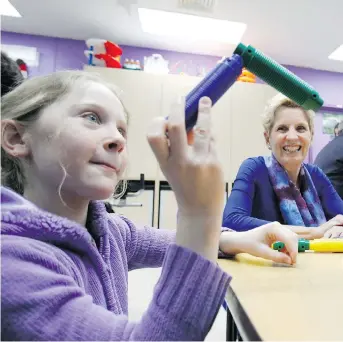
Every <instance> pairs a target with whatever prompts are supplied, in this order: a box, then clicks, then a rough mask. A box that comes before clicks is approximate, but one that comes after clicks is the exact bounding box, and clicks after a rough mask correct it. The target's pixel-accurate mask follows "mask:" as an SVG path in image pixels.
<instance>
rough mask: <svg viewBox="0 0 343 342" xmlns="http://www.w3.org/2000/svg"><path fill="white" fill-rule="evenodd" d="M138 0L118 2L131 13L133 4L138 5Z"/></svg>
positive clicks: (119, 0)
mask: <svg viewBox="0 0 343 342" xmlns="http://www.w3.org/2000/svg"><path fill="white" fill-rule="evenodd" d="M137 2H138V0H118V1H117V4H118V5H119V6H121V7H123V8H124V9H125V10H126V12H127V13H128V14H131V5H137Z"/></svg>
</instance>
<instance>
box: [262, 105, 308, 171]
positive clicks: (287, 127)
mask: <svg viewBox="0 0 343 342" xmlns="http://www.w3.org/2000/svg"><path fill="white" fill-rule="evenodd" d="M265 137H266V140H267V143H268V144H270V147H271V150H272V152H273V154H274V156H275V158H276V159H277V160H278V162H279V163H280V164H281V165H283V167H284V168H286V169H292V168H294V167H299V166H300V165H301V163H302V162H303V161H304V159H305V157H306V155H307V153H308V149H309V147H310V144H311V140H312V133H311V131H310V127H309V124H308V121H307V119H306V115H305V113H304V112H303V111H302V110H301V109H299V108H280V109H279V110H278V112H277V113H276V116H275V122H274V125H273V127H272V129H271V132H270V134H267V133H265Z"/></svg>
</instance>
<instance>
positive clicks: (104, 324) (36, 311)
mask: <svg viewBox="0 0 343 342" xmlns="http://www.w3.org/2000/svg"><path fill="white" fill-rule="evenodd" d="M184 111H185V105H184V103H183V101H181V102H179V103H176V104H175V105H173V106H172V110H171V113H169V114H170V115H168V119H166V118H165V116H166V115H163V117H160V118H156V119H155V120H154V121H153V122H152V124H151V127H150V130H149V133H148V141H149V143H150V146H151V148H152V150H153V152H154V154H155V156H156V158H157V161H158V163H159V165H160V167H161V170H162V172H163V173H164V175H165V177H166V179H167V180H168V182H169V184H170V185H171V187H172V189H173V191H174V193H175V196H176V200H177V204H178V220H177V230H176V232H175V231H170V230H167V229H156V228H152V227H148V226H144V227H138V226H136V225H135V224H134V223H133V222H132V221H130V220H129V219H128V218H126V217H124V216H121V215H118V214H109V213H108V212H107V211H106V208H105V204H104V202H103V200H104V199H108V198H109V197H110V196H112V195H113V193H114V192H115V189H116V187H117V185H118V184H119V182H121V180H122V175H123V173H124V171H125V168H126V164H127V161H128V160H127V130H128V114H127V112H126V110H125V108H124V106H123V104H122V102H121V101H120V99H119V97H118V96H117V90H116V88H115V87H114V86H113V85H112V84H108V83H106V82H104V81H103V80H102V79H101V78H100V77H98V76H96V75H94V74H88V73H86V72H83V71H64V72H58V73H54V74H51V75H46V76H41V77H37V78H31V79H28V80H26V81H25V82H23V83H22V84H21V85H20V86H18V87H16V88H15V89H13V90H12V91H11V92H9V93H8V94H6V95H5V96H4V97H3V98H2V101H1V112H2V125H1V134H2V140H1V146H2V156H3V159H2V161H3V160H5V166H6V167H2V184H3V185H5V187H2V188H1V277H2V279H1V280H2V282H1V337H2V340H15V341H19V340H24V341H29V340H40V341H42V340H49V341H50V340H58V341H61V340H68V341H75V340H88V341H89V340H96V341H100V340H101V341H103V340H105V341H113V340H155V341H157V340H160V341H170V340H183V341H189V340H204V339H205V337H206V335H207V333H208V332H209V330H210V328H211V326H212V323H213V321H214V318H215V316H216V315H217V312H218V310H219V307H220V306H221V304H222V303H223V301H224V297H225V293H226V290H227V288H228V285H229V282H230V276H229V275H228V274H227V273H225V272H223V270H222V269H221V268H220V267H219V266H218V265H217V263H216V261H217V257H218V254H220V255H221V254H223V256H224V257H225V256H227V255H233V254H236V253H240V252H248V253H251V254H255V255H257V256H262V257H267V258H270V259H273V260H275V261H278V262H283V263H287V264H294V263H295V261H296V256H297V236H296V234H294V233H293V232H292V231H290V230H288V229H287V230H286V229H282V228H281V227H280V224H279V223H271V224H267V225H264V226H262V227H259V228H257V229H254V230H252V231H249V232H245V233H235V232H231V231H230V230H229V229H222V228H221V216H222V208H223V206H224V199H223V190H224V176H223V170H222V168H221V166H220V163H219V162H218V160H217V157H216V148H215V143H214V139H213V138H214V137H213V136H212V132H211V101H210V99H209V98H202V99H201V100H200V103H199V115H198V123H197V127H196V129H195V130H194V139H193V144H192V145H191V146H189V145H188V142H187V136H186V130H185V124H184V120H185V119H184V117H185V112H184ZM164 114H165V113H164ZM167 132H168V134H167ZM2 166H3V165H2ZM209 193H211V196H208V194H209ZM278 240H279V241H284V242H285V244H286V251H285V252H281V253H279V252H277V251H274V250H272V248H271V244H272V243H273V242H275V241H278ZM144 267H162V271H161V276H160V278H159V280H158V282H157V284H156V286H155V288H154V293H153V296H152V300H151V303H150V305H149V307H148V308H147V310H146V312H145V313H144V314H143V316H142V318H141V320H140V321H138V322H132V321H129V319H128V298H127V294H128V271H129V270H132V269H137V268H144Z"/></svg>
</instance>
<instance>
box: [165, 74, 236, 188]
mask: <svg viewBox="0 0 343 342" xmlns="http://www.w3.org/2000/svg"><path fill="white" fill-rule="evenodd" d="M200 81H201V78H200V77H192V76H180V75H167V76H165V77H164V78H163V85H162V112H163V113H166V115H168V113H169V110H170V106H171V104H172V102H173V101H175V99H176V98H177V97H178V96H186V95H187V94H188V93H189V92H190V91H191V90H192V89H194V87H196V85H197V84H198V83H199V82H200ZM230 101H231V92H230V90H228V91H227V92H226V93H225V94H224V95H223V96H222V97H221V99H220V100H219V101H218V102H217V103H216V104H215V105H214V106H213V109H212V130H213V136H214V137H215V140H216V150H217V154H218V156H219V159H220V161H221V163H222V166H223V169H224V174H225V180H226V181H228V180H229V179H230V141H229V136H230V130H231V118H230V114H231V113H230V106H231V104H230ZM160 179H162V180H165V177H164V176H163V174H162V173H161V175H160Z"/></svg>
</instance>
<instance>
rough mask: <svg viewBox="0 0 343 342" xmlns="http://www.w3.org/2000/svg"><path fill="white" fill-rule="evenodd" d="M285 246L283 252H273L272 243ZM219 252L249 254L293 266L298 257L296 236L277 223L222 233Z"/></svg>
mask: <svg viewBox="0 0 343 342" xmlns="http://www.w3.org/2000/svg"><path fill="white" fill-rule="evenodd" d="M277 241H281V242H283V243H284V244H285V249H284V251H281V252H279V251H277V250H274V249H273V248H272V247H271V246H272V244H273V243H274V242H277ZM220 250H221V251H223V252H224V253H226V254H238V253H249V254H251V255H254V256H257V257H261V258H264V259H270V260H273V261H275V262H278V263H285V264H290V265H292V264H295V263H296V259H297V255H298V236H297V234H295V233H293V232H292V231H291V230H289V229H287V228H285V227H283V226H281V224H280V223H278V222H272V223H268V224H266V225H263V226H261V227H258V228H255V229H252V230H249V231H246V232H223V233H222V235H221V237H220Z"/></svg>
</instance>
